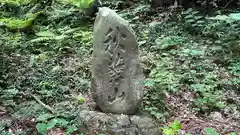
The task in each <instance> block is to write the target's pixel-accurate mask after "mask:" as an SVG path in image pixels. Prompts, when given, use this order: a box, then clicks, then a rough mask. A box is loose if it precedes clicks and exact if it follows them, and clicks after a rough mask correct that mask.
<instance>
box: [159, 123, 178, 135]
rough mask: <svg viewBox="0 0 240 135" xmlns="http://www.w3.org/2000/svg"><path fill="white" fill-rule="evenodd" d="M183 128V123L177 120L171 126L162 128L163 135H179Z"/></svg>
mask: <svg viewBox="0 0 240 135" xmlns="http://www.w3.org/2000/svg"><path fill="white" fill-rule="evenodd" d="M181 128H182V125H181V123H180V122H179V121H178V120H175V121H174V122H173V123H172V124H170V125H169V126H167V127H164V128H162V130H163V135H177V134H178V133H179V130H181Z"/></svg>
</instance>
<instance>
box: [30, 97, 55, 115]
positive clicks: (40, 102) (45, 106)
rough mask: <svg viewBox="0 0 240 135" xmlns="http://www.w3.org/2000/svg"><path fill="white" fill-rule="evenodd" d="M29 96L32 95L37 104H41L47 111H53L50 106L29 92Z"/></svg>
mask: <svg viewBox="0 0 240 135" xmlns="http://www.w3.org/2000/svg"><path fill="white" fill-rule="evenodd" d="M31 96H32V97H33V98H34V99H35V100H36V101H37V102H38V103H39V104H41V105H42V106H43V107H44V108H46V109H47V110H48V111H50V112H51V113H54V110H53V109H52V108H51V107H50V106H48V105H46V104H44V103H43V102H42V101H41V100H40V99H39V98H38V97H36V96H35V95H33V94H31Z"/></svg>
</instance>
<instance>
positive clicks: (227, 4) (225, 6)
mask: <svg viewBox="0 0 240 135" xmlns="http://www.w3.org/2000/svg"><path fill="white" fill-rule="evenodd" d="M232 1H233V0H230V1H229V2H228V3H227V4H226V5H225V8H226V7H227V6H228V5H229V4H230V3H231V2H232Z"/></svg>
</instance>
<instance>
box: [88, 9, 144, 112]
mask: <svg viewBox="0 0 240 135" xmlns="http://www.w3.org/2000/svg"><path fill="white" fill-rule="evenodd" d="M138 52H139V51H138V43H137V40H136V36H135V32H134V31H133V29H132V28H131V26H130V24H129V23H128V22H127V21H126V20H124V19H123V18H122V17H120V16H119V15H118V14H117V13H116V12H115V11H113V10H111V9H109V8H107V7H103V8H100V9H99V12H98V15H97V17H96V19H95V22H94V29H93V62H92V80H91V92H92V95H93V98H94V100H95V102H96V104H97V106H98V107H99V108H100V109H101V111H102V112H105V113H113V114H134V113H135V112H136V111H137V109H138V106H139V104H140V102H141V100H142V97H143V84H142V82H143V79H144V76H143V73H142V69H141V68H140V63H139V60H138Z"/></svg>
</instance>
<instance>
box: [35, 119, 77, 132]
mask: <svg viewBox="0 0 240 135" xmlns="http://www.w3.org/2000/svg"><path fill="white" fill-rule="evenodd" d="M46 116H47V115H45V117H46ZM42 117H43V116H42ZM47 117H48V116H47ZM55 126H60V127H64V128H66V129H67V130H66V133H65V134H66V135H70V134H71V133H72V132H74V131H76V130H77V128H76V126H72V125H69V122H68V121H66V120H65V119H61V118H53V119H51V120H50V121H48V122H47V123H45V122H44V123H43V122H41V123H37V125H36V128H37V131H38V132H39V133H41V134H43V135H45V134H46V133H47V131H48V130H49V129H52V128H53V127H55Z"/></svg>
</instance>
